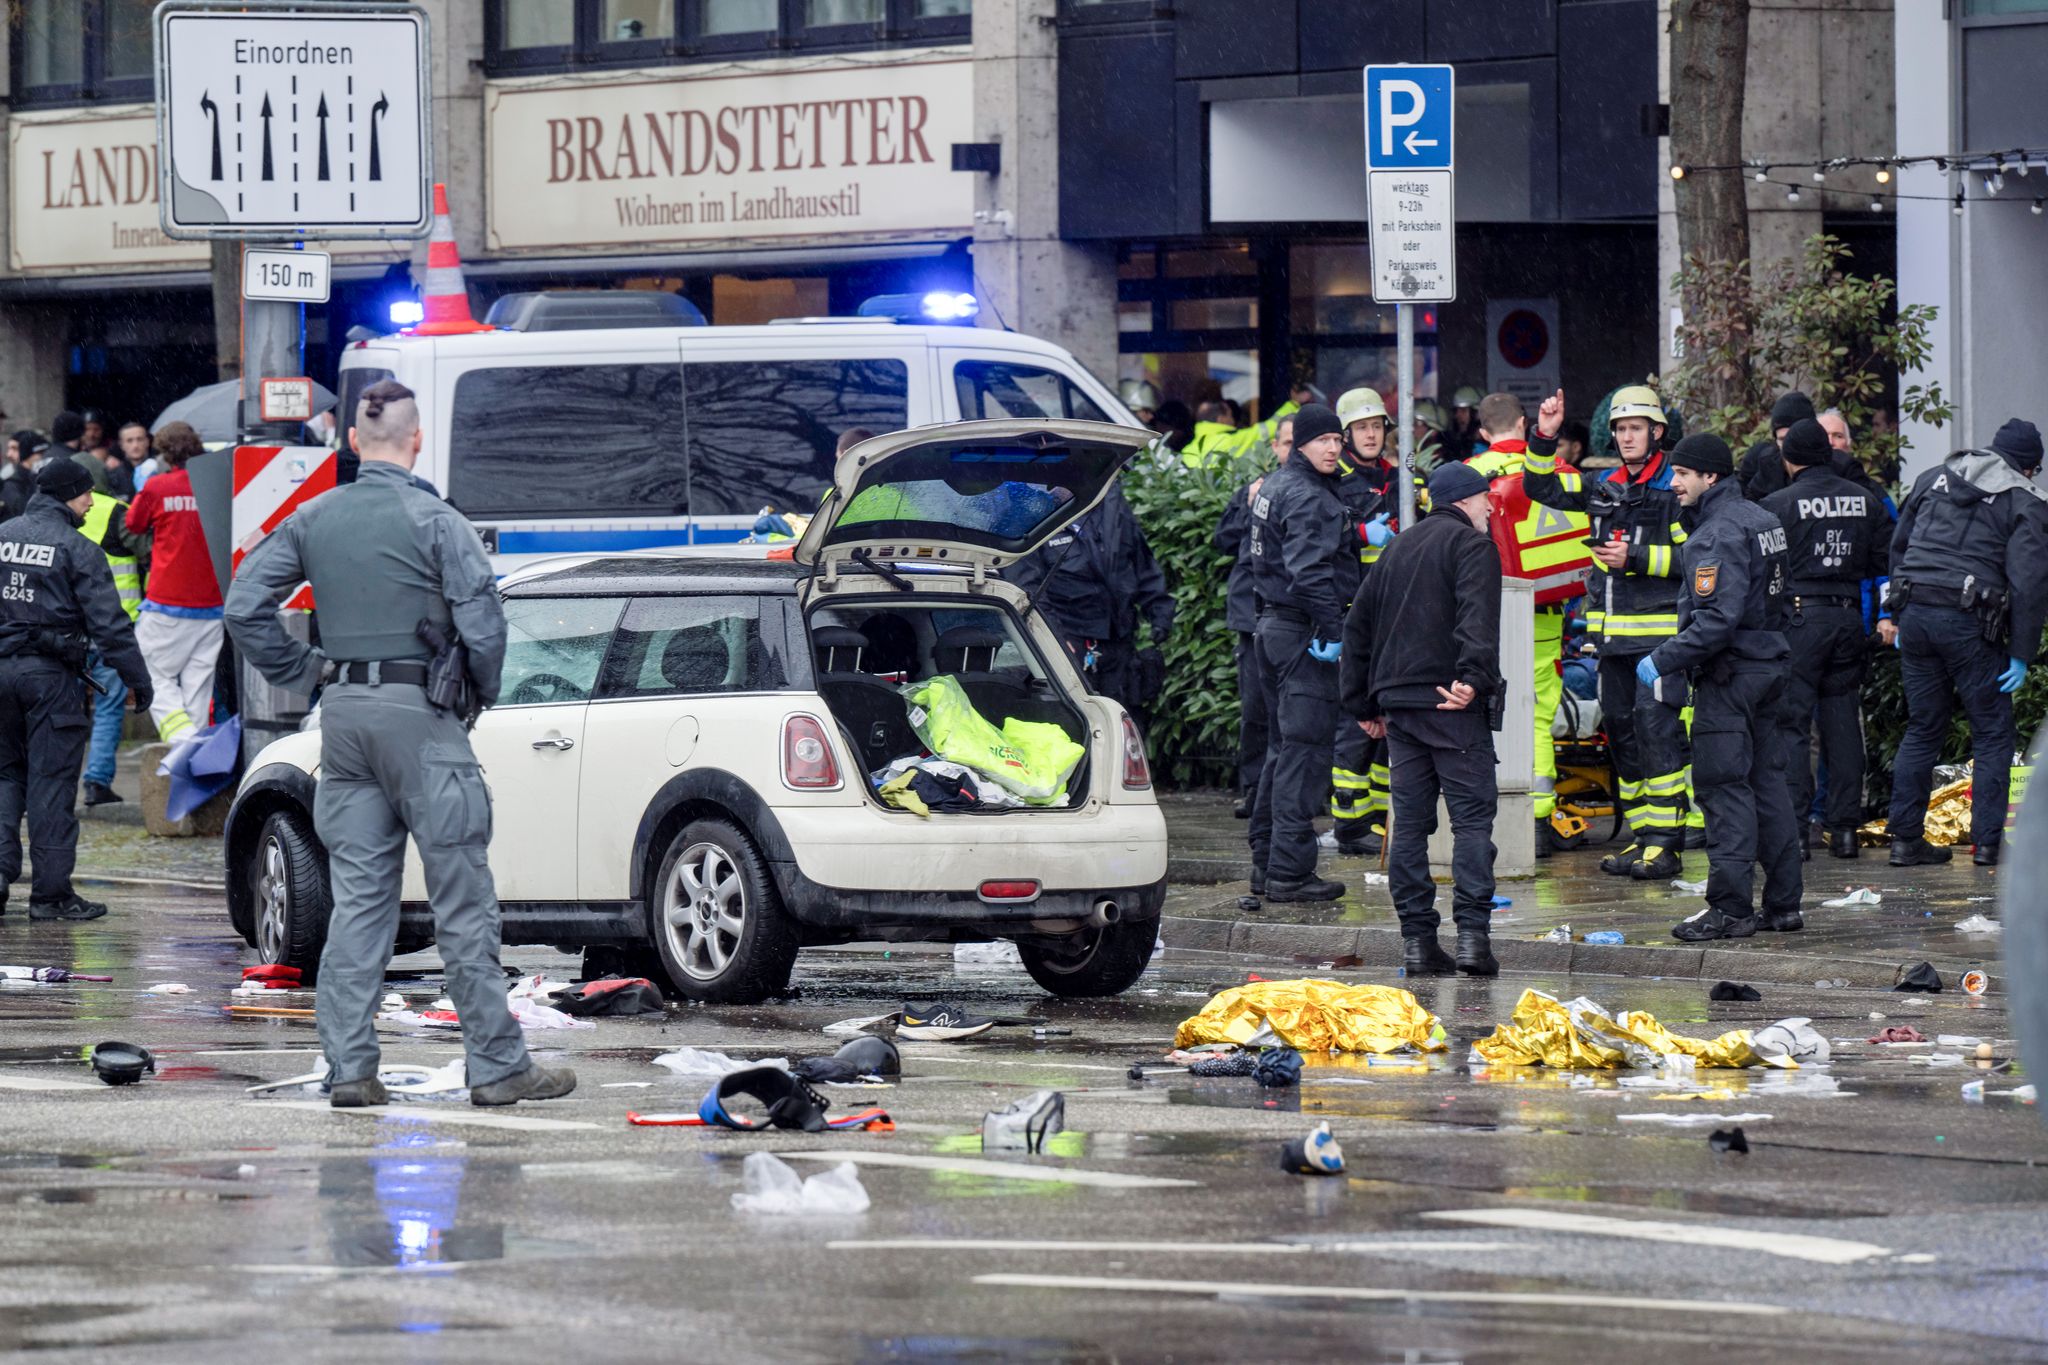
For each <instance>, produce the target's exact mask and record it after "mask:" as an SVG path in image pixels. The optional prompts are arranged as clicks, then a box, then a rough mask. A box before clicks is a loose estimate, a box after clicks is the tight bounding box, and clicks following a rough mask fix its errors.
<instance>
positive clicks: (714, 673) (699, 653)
mask: <svg viewBox="0 0 2048 1365" xmlns="http://www.w3.org/2000/svg"><path fill="white" fill-rule="evenodd" d="M788 653H789V641H788V632H787V630H786V629H785V626H784V622H783V617H782V612H781V608H780V604H778V603H775V602H769V601H764V600H763V599H761V598H757V597H639V598H635V599H633V600H632V601H631V602H630V603H629V604H628V605H627V607H626V613H625V617H624V619H623V620H622V621H621V622H620V623H619V631H618V642H617V644H616V646H615V647H614V648H613V650H612V653H611V657H610V658H609V659H608V660H607V661H606V663H605V668H604V675H603V678H602V680H601V682H600V685H599V688H598V694H599V696H601V697H606V698H614V697H664V696H696V695H702V694H704V693H716V692H776V691H782V690H784V689H787V688H789V687H791V686H793V683H792V681H791V673H792V671H793V670H792V669H791V667H790V661H789V658H788Z"/></svg>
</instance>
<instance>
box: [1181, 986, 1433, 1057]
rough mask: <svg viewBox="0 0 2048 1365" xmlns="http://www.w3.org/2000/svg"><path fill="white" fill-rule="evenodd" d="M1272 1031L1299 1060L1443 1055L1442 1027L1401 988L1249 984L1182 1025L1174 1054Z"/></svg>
mask: <svg viewBox="0 0 2048 1365" xmlns="http://www.w3.org/2000/svg"><path fill="white" fill-rule="evenodd" d="M1261 1024H1270V1025H1272V1027H1273V1032H1274V1034H1276V1035H1277V1036H1278V1037H1279V1038H1280V1040H1281V1041H1282V1042H1284V1043H1286V1044H1287V1045H1288V1046H1289V1047H1293V1048H1299V1049H1300V1050H1301V1051H1303V1052H1331V1051H1336V1052H1397V1051H1399V1050H1400V1049H1402V1048H1404V1047H1415V1048H1421V1049H1422V1050H1424V1051H1427V1052H1435V1051H1440V1050H1441V1049H1442V1048H1443V1046H1444V1030H1443V1026H1442V1025H1441V1024H1439V1023H1437V1018H1436V1016H1435V1015H1434V1014H1431V1013H1430V1012H1429V1011H1428V1010H1426V1009H1424V1008H1423V1007H1422V1006H1421V1005H1420V1004H1419V1003H1417V1002H1416V999H1415V997H1414V996H1412V995H1410V994H1409V993H1408V992H1407V991H1404V990H1402V989H1400V988H1399V987H1398V986H1347V985H1345V984H1344V983H1343V982H1341V981H1321V980H1300V981H1254V982H1251V983H1249V984H1248V985H1243V986H1233V987H1231V988H1230V989H1229V990H1227V991H1222V992H1219V993H1218V994H1216V995H1215V996H1213V997H1211V998H1210V1000H1209V1003H1208V1004H1206V1005H1204V1006H1202V1011H1201V1013H1199V1014H1197V1015H1195V1016H1194V1017H1193V1018H1191V1019H1184V1020H1182V1021H1181V1026H1180V1028H1179V1029H1177V1030H1176V1031H1175V1032H1174V1035H1173V1045H1174V1046H1175V1047H1193V1046H1195V1045H1196V1044H1198V1043H1240V1044H1242V1043H1246V1042H1248V1041H1250V1040H1251V1039H1252V1038H1253V1037H1254V1036H1256V1035H1257V1034H1258V1032H1259V1027H1260V1025H1261Z"/></svg>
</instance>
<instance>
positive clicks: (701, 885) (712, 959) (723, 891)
mask: <svg viewBox="0 0 2048 1365" xmlns="http://www.w3.org/2000/svg"><path fill="white" fill-rule="evenodd" d="M662 918H663V920H664V921H665V922H666V924H667V927H668V936H669V946H670V948H671V950H672V951H673V952H674V954H675V958H676V961H678V962H679V963H681V964H682V968H683V970H684V971H685V972H688V973H689V974H690V975H691V976H693V977H695V978H697V979H698V980H700V981H709V980H712V979H714V978H716V977H718V976H720V975H722V974H723V973H724V972H725V970H726V968H727V966H729V965H730V964H731V962H732V958H733V954H734V953H736V952H737V951H739V945H740V936H741V935H742V934H744V933H745V932H746V929H747V890H746V882H745V879H744V878H742V877H741V876H740V869H739V866H738V865H737V864H736V863H734V862H733V859H732V855H731V854H729V853H727V852H726V851H725V850H724V849H722V848H720V847H719V846H718V845H717V844H713V843H698V844H692V845H690V846H689V847H688V848H687V849H685V850H683V856H682V857H681V858H679V859H677V860H676V865H675V870H674V871H673V872H672V873H670V875H669V881H668V886H667V888H666V890H665V892H664V894H663V899H662Z"/></svg>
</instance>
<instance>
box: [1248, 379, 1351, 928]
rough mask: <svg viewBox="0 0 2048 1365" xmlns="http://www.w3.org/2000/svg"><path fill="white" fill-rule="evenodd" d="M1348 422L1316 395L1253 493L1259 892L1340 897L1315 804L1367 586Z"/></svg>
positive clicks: (1324, 781) (1254, 844)
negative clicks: (1345, 459)
mask: <svg viewBox="0 0 2048 1365" xmlns="http://www.w3.org/2000/svg"><path fill="white" fill-rule="evenodd" d="M1342 449H1343V429H1342V428H1341V427H1340V426H1339V425H1338V423H1337V414H1336V413H1334V412H1332V411H1330V409H1328V408H1326V407H1324V406H1323V405H1322V404H1320V403H1311V404H1309V405H1308V406H1307V407H1305V408H1302V409H1301V410H1300V411H1298V412H1296V413H1295V414H1294V454H1293V456H1292V457H1291V458H1289V460H1288V461H1287V463H1286V464H1284V465H1282V466H1281V467H1280V469H1279V471H1278V472H1277V473H1275V474H1272V475H1270V476H1269V477H1268V478H1267V479H1266V482H1265V484H1264V485H1263V486H1262V487H1261V488H1260V489H1259V493H1258V496H1257V497H1255V498H1254V499H1252V540H1251V547H1252V548H1251V559H1252V590H1253V591H1254V592H1256V593H1257V594H1258V598H1259V629H1258V637H1259V682H1260V686H1261V687H1262V688H1263V689H1264V691H1265V693H1266V698H1267V701H1266V705H1267V712H1266V715H1267V729H1268V730H1269V731H1270V732H1271V736H1272V740H1271V747H1270V749H1269V750H1268V752H1267V755H1266V767H1265V771H1264V772H1263V773H1262V774H1261V775H1260V778H1259V795H1258V799H1257V800H1255V801H1253V803H1252V824H1251V840H1250V842H1251V848H1252V894H1253V895H1255V896H1258V895H1265V896H1270V897H1271V898H1272V899H1274V900H1276V901H1333V900H1336V899H1337V898H1338V897H1340V896H1342V895H1343V894H1344V884H1343V883H1342V882H1335V881H1330V880H1328V879H1326V878H1322V877H1318V876H1317V875H1316V830H1315V817H1316V813H1317V812H1318V811H1319V810H1321V809H1322V808H1323V807H1324V805H1325V804H1326V803H1325V798H1326V797H1327V796H1328V795H1329V791H1330V766H1331V764H1332V762H1333V761H1334V759H1335V751H1336V744H1335V740H1336V734H1337V719H1338V711H1337V660H1338V657H1339V656H1340V655H1341V654H1342V652H1343V649H1344V644H1343V634H1344V609H1345V607H1346V606H1347V605H1348V604H1349V603H1350V601H1351V599H1352V597H1353V596H1354V594H1355V593H1356V592H1357V589H1358V533H1357V531H1355V530H1354V529H1353V528H1352V525H1351V518H1350V516H1349V515H1348V514H1347V513H1346V511H1345V508H1344V503H1343V501H1342V500H1341V499H1340V498H1339V497H1338V496H1337V478H1338V464H1339V461H1340V452H1341V451H1342Z"/></svg>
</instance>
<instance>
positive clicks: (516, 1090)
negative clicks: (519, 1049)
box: [469, 1065, 576, 1106]
mask: <svg viewBox="0 0 2048 1365" xmlns="http://www.w3.org/2000/svg"><path fill="white" fill-rule="evenodd" d="M575 1088H576V1073H575V1072H573V1071H571V1070H570V1069H569V1068H568V1067H566V1066H540V1065H530V1066H528V1067H527V1068H526V1070H524V1071H521V1072H518V1073H516V1074H514V1075H511V1076H507V1077H505V1079H503V1080H501V1081H492V1082H491V1083H490V1084H489V1085H473V1086H471V1087H470V1088H469V1102H470V1103H471V1104H474V1105H479V1106H489V1105H499V1104H517V1103H519V1101H521V1100H558V1099H560V1098H561V1097H562V1096H564V1095H566V1094H568V1093H569V1092H570V1091H572V1090H574V1089H575Z"/></svg>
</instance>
